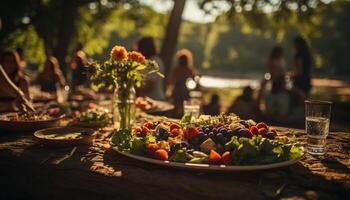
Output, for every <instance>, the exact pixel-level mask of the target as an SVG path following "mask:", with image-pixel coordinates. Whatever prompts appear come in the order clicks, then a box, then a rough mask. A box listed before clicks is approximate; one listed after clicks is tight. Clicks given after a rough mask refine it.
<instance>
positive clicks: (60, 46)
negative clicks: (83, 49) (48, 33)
mask: <svg viewBox="0 0 350 200" xmlns="http://www.w3.org/2000/svg"><path fill="white" fill-rule="evenodd" d="M77 12H78V5H77V4H75V3H73V2H71V1H65V2H64V5H63V8H62V16H61V20H60V22H59V24H58V26H59V31H58V35H57V43H56V45H55V47H54V48H53V55H54V56H55V57H56V58H57V59H58V61H59V63H60V66H61V68H62V71H63V73H64V74H66V72H67V69H66V67H67V63H66V56H67V52H68V48H69V43H70V42H71V38H72V35H73V33H74V23H75V19H76V17H77Z"/></svg>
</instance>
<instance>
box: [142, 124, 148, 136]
mask: <svg viewBox="0 0 350 200" xmlns="http://www.w3.org/2000/svg"><path fill="white" fill-rule="evenodd" d="M148 131H149V129H148V128H147V127H146V126H144V127H143V128H142V132H143V134H147V133H148Z"/></svg>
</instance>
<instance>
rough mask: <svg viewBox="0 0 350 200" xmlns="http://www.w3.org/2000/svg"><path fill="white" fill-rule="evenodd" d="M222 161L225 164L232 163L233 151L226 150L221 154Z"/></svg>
mask: <svg viewBox="0 0 350 200" xmlns="http://www.w3.org/2000/svg"><path fill="white" fill-rule="evenodd" d="M221 160H222V163H224V164H225V165H229V164H231V163H232V155H231V152H229V151H226V152H225V153H223V154H222V156H221Z"/></svg>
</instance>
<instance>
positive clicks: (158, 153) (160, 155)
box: [154, 149, 169, 160]
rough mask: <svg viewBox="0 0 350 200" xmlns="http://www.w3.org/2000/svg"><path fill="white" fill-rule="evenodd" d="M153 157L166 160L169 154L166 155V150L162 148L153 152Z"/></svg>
mask: <svg viewBox="0 0 350 200" xmlns="http://www.w3.org/2000/svg"><path fill="white" fill-rule="evenodd" d="M154 157H155V158H156V159H158V160H168V158H169V156H168V152H167V151H165V150H164V149H158V150H157V151H156V152H155V153H154Z"/></svg>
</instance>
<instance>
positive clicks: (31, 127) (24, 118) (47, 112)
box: [0, 107, 66, 131]
mask: <svg viewBox="0 0 350 200" xmlns="http://www.w3.org/2000/svg"><path fill="white" fill-rule="evenodd" d="M64 117H66V114H65V112H64V110H63V109H62V108H60V107H51V108H45V109H44V110H40V109H39V111H37V112H35V113H20V112H11V113H4V114H1V115H0V130H7V131H36V130H40V129H43V128H50V127H56V126H59V125H60V121H61V120H62V119H63V118H64Z"/></svg>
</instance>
